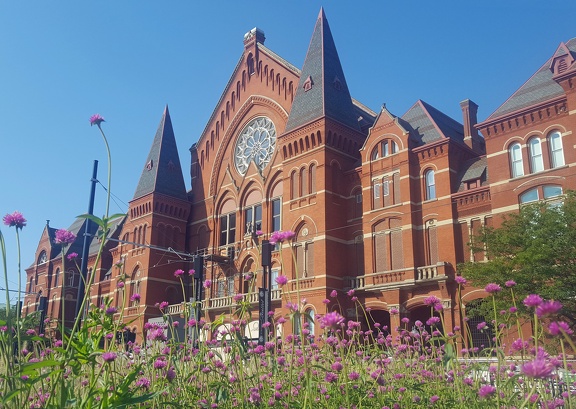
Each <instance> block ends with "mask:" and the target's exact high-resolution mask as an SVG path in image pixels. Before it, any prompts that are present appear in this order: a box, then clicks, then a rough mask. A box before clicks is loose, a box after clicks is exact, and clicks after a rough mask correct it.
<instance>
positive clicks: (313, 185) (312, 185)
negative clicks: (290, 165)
mask: <svg viewBox="0 0 576 409" xmlns="http://www.w3.org/2000/svg"><path fill="white" fill-rule="evenodd" d="M309 174H310V180H309V183H308V186H309V188H310V190H309V192H310V193H314V192H316V165H315V164H314V163H312V164H311V165H310V170H309Z"/></svg>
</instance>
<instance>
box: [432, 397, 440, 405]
mask: <svg viewBox="0 0 576 409" xmlns="http://www.w3.org/2000/svg"><path fill="white" fill-rule="evenodd" d="M438 399H440V396H438V395H432V396H431V397H430V404H431V405H433V404H434V403H436V401H437V400H438Z"/></svg>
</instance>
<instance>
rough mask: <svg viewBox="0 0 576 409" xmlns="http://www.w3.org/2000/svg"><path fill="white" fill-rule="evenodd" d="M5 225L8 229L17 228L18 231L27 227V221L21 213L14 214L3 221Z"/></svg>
mask: <svg viewBox="0 0 576 409" xmlns="http://www.w3.org/2000/svg"><path fill="white" fill-rule="evenodd" d="M2 220H3V221H4V224H5V225H6V226H8V227H16V229H22V227H24V226H26V219H25V218H24V216H22V213H20V212H17V211H16V212H14V213H12V214H7V215H6V216H4V217H3V219H2Z"/></svg>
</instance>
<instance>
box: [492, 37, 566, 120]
mask: <svg viewBox="0 0 576 409" xmlns="http://www.w3.org/2000/svg"><path fill="white" fill-rule="evenodd" d="M565 45H566V47H567V48H568V50H570V52H571V53H572V55H574V53H576V38H573V39H571V40H570V41H568V42H567V43H565ZM558 52H561V50H560V47H559V48H558V49H557V50H556V54H557V53H558ZM555 56H556V55H555ZM555 56H552V57H551V58H549V59H548V61H546V62H545V63H544V65H542V67H540V69H539V70H538V71H536V73H535V74H534V75H532V77H531V78H530V79H529V80H528V81H526V82H525V83H524V85H522V86H521V87H520V88H519V89H518V90H517V91H516V92H515V93H514V94H512V96H511V97H510V98H508V100H507V101H506V102H504V103H503V104H502V105H501V106H500V107H499V108H498V109H496V111H494V112H493V113H492V115H490V116H489V117H488V119H486V121H490V120H492V119H495V118H498V117H500V116H503V115H506V114H509V113H511V112H514V111H518V110H520V109H522V108H527V107H529V106H532V105H535V104H538V103H541V102H545V101H548V100H551V99H554V98H556V97H559V96H562V95H564V90H563V89H562V87H561V86H560V85H558V83H557V82H556V81H554V80H553V79H552V71H550V63H551V61H552V59H553V58H554V57H555Z"/></svg>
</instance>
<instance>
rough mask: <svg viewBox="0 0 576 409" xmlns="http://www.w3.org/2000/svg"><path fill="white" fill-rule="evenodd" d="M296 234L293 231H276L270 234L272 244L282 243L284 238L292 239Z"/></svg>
mask: <svg viewBox="0 0 576 409" xmlns="http://www.w3.org/2000/svg"><path fill="white" fill-rule="evenodd" d="M294 236H296V233H294V232H293V231H290V230H287V231H275V232H274V233H272V234H271V235H270V244H276V243H282V242H283V241H284V240H290V239H292V238H294Z"/></svg>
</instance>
